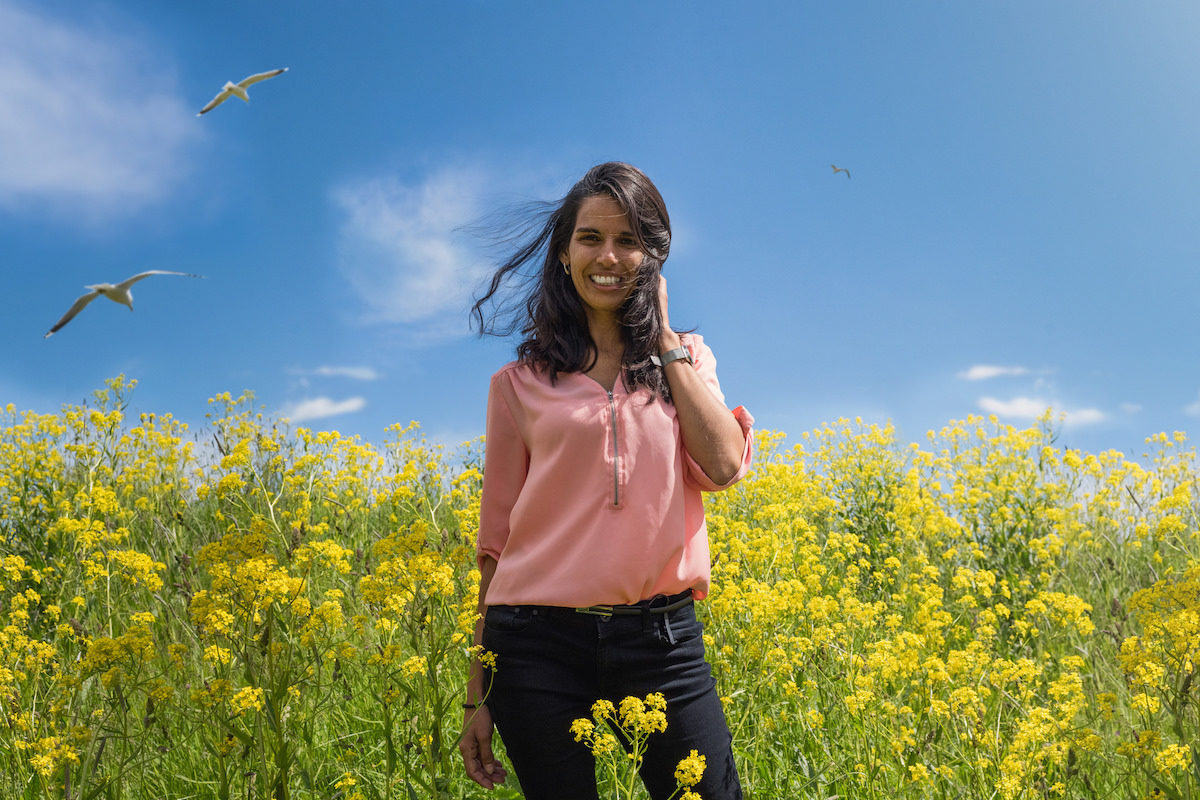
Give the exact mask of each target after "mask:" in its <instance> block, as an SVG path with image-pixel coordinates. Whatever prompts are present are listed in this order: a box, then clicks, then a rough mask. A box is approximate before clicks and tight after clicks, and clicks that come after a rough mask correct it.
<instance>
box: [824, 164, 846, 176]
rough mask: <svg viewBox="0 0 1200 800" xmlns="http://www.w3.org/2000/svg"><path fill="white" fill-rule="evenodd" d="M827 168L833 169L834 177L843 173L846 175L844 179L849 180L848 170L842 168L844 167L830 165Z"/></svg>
mask: <svg viewBox="0 0 1200 800" xmlns="http://www.w3.org/2000/svg"><path fill="white" fill-rule="evenodd" d="M829 166H831V167H833V174H834V175H837V174H838V173H839V172H844V173H846V177H847V178H849V177H850V170H848V169H846V168H844V167H839V166H838V165H837V164H830V165H829Z"/></svg>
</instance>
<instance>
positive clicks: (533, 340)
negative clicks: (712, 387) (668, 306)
mask: <svg viewBox="0 0 1200 800" xmlns="http://www.w3.org/2000/svg"><path fill="white" fill-rule="evenodd" d="M596 196H607V197H611V198H612V199H613V200H615V201H616V202H617V204H618V205H619V206H620V207H621V209H622V210H623V211H624V212H625V214H626V215H627V216H628V217H629V220H630V223H631V224H632V227H633V231H634V235H635V236H636V237H637V241H638V245H639V246H640V248H641V250H642V256H643V257H642V263H641V266H640V267H638V270H637V275H636V277H635V278H634V281H635V283H634V287H633V289H632V291H630V293H629V296H628V297H627V298H625V302H624V303H622V304H621V307H620V308H619V310H618V312H619V314H620V318H621V338H622V340H623V341H624V344H625V353H624V355H623V356H622V358H621V369H622V376H623V378H624V380H625V385H626V387H628V388H629V389H630V390H633V389H635V388H637V387H645V388H646V389H648V390H650V392H651V394H652V395H653V396H657V397H662V398H663V399H665V400H666V401H667V402H670V401H671V391H670V388H669V387H668V386H667V381H666V377H665V376H664V375H663V372H662V370H661V369H659V368H658V367H655V366H654V365H653V364H652V363H651V362H650V356H651V355H652V354H654V353H655V352H656V351H657V349H658V341H659V339H660V337H661V334H662V315H661V313H660V311H659V307H658V275H659V272H660V271H661V270H662V266H663V262H665V261H666V260H667V256H668V255H669V254H670V252H671V220H670V217H668V216H667V206H666V203H664V202H663V199H662V195H661V194H659V191H658V189H657V188H656V187H655V186H654V184H653V183H652V182H651V181H650V179H649V178H648V177H646V175H645V173H643V172H642V171H641V170H640V169H638V168H637V167H634V166H631V165H629V164H624V163H621V162H619V161H610V162H608V163H605V164H598V165H596V166H594V167H592V168H591V169H590V170H588V172H587V174H586V175H584V176H583V178H582V179H581V180H580V181H579V182H578V183H576V184H575V185H574V186H572V187H571V190H570V191H569V192H567V194H566V196H565V197H563V199H562V200H561V201H559V202H558V203H545V204H539V205H538V206H536V207H535V208H534V209H533V210H532V213H531V214H530V216H529V217H527V218H526V221H525V225H524V227H519V228H518V233H517V235H516V236H515V237H511V238H509V239H508V240H507V241H508V242H509V243H510V244H514V245H515V246H516V249H515V251H514V252H513V253H512V255H510V256H509V257H508V259H507V260H506V261H504V262H503V263H502V264H501V265H500V267H499V268H498V269H497V270H496V272H495V274H493V275H492V280H491V283H490V284H489V285H488V289H487V291H486V292H485V293H484V294H483V295H482V296H481V297H478V299H476V301H475V304H474V306H472V308H471V317H472V322H473V324H476V325H478V327H479V334H480V335H481V336H482V335H483V334H485V333H486V334H491V335H495V336H507V335H510V334H511V333H512V332H513V331H514V330H516V328H517V327H518V325H519V326H520V328H521V334H522V336H523V337H524V338H523V339H522V340H521V343H520V344H519V345H517V358H518V360H520V361H522V362H524V363H527V364H531V365H533V366H535V367H538V368H540V369H545V370H547V371H548V372H549V374H550V380H551V381H552V382H553V381H554V380H556V379H557V377H558V373H560V372H586V371H587V370H589V369H591V368H592V366H593V365H595V363H596V358H597V357H598V353H597V350H596V345H595V343H594V342H593V341H592V338H591V335H590V334H589V333H588V325H587V316H586V314H585V311H584V308H583V303H582V301H581V300H580V299H579V295H578V293H577V292H576V291H575V286H574V284H573V283H572V282H571V276H570V275H568V274H566V273H565V271H564V270H563V266H562V264H561V263H560V261H559V257H560V255H561V254H562V253H564V252H566V251H567V249H568V247H569V244H570V241H571V236H572V234H573V233H574V231H575V221H576V217H577V216H578V214H579V207H580V206H581V205H582V204H583V201H584V200H586V199H587V198H589V197H596ZM539 261H540V264H539ZM539 266H540V268H538V267H539ZM510 282H512V283H515V284H516V287H515V291H514V295H515V301H510V303H509V306H508V309H507V313H506V308H505V302H504V298H503V296H502V294H503V293H502V292H501V290H502V288H503V287H505V285H506V284H508V283H510ZM488 304H491V306H492V310H491V313H489V314H488V315H487V316H486V317H485V315H484V307H485V306H486V305H488Z"/></svg>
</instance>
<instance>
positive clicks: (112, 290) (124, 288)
mask: <svg viewBox="0 0 1200 800" xmlns="http://www.w3.org/2000/svg"><path fill="white" fill-rule="evenodd" d="M151 275H183V276H185V277H188V278H203V277H204V276H203V275H193V274H192V273H190V272H172V271H171V270H167V269H151V270H147V271H145V272H139V273H138V274H137V275H134V276H133V277H132V278H126V279H125V280H123V281H121V282H120V283H115V284H114V283H97V284H94V285H92V286H87V287H84V288H87V289H91V291H90V292H88V293H87V294H85V295H80V296H79V298H78V299H76V300H75V302H74V303H73V304H72V305H71V307H70V308H69V309H67V313H65V314H63V315H62V319H60V320H59V321H58V322H56V323H54V327H53V328H51V329H50V330H48V331H46V335H45V336H44V337H42V338H44V339H49V338H50V337H51V336H53V335H54V333H55V332H56V331H58V330H59V329H60V328H62V326H64V325H66V324H67V323H68V322H70V321H71V320H73V319H74V318H75V315H76V314H78V313H79V312H80V311H83V309H84V308H85V307H87V304H88V303H90V302H92V301H93V300H95V299H96V298H97V297H100V296H101V295H103V296H105V297H107V298H108V299H109V300H112V301H113V302H114V303H120V304H121V305H123V306H129V310H130V311H133V293H132V292H130V291H129V287H130V286H133V284H135V283H137V282H138V281H140V280H141V279H142V278H149V277H150V276H151Z"/></svg>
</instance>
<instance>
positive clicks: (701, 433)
mask: <svg viewBox="0 0 1200 800" xmlns="http://www.w3.org/2000/svg"><path fill="white" fill-rule="evenodd" d="M658 303H659V310H660V311H661V313H662V323H663V332H662V336H661V337H660V339H659V352H660V353H665V352H667V351H669V350H674V349H675V348H677V347H681V346H682V345H683V342H682V341H681V340H680V338H679V334H677V333H675V331H673V330H671V327H670V324H669V322H668V317H667V280H666V278H664V277H662V275H659V277H658ZM663 370H664V372H665V373H666V377H667V383H668V384H669V385H670V387H671V399H672V400H673V401H674V403H675V414H676V416H677V417H678V419H679V430H680V433H681V435H682V436H683V446H684V447H685V448H687V451H688V453H689V454H691V456H692V458H693V459H695V460H696V463H697V464H699V465H700V468H701V469H703V470H704V474H705V475H707V476H708V477H709V479H710V480H712V481H713V483H715V484H717V485H718V486H723V485H724V484H727V483H729V481H731V480H733V478H734V476H735V475H737V473H738V470H739V469H741V466H742V459H743V455H744V453H745V450H746V435H745V433H744V432H743V430H742V426H741V425H740V424H739V423H738V420H737V418H736V417H734V415H733V414H731V413H730V411H729V409H728V408H726V407H725V404H724V402H722V401H721V400H720V399H719V398H718V397H717V396H716V395H715V394H713V393H712V391H711V390H710V389H709V387H708V385H707V384H705V382H704V379H703V378H702V377H701V376H700V374H699V373H698V372H697V371H696V370H695V369H693V368H692V365H691V364H689V363H688V362H687V361H686V360H680V361H672V362H670V363H668V364H667V365H666V366H664V367H663Z"/></svg>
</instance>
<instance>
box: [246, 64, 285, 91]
mask: <svg viewBox="0 0 1200 800" xmlns="http://www.w3.org/2000/svg"><path fill="white" fill-rule="evenodd" d="M287 71H288V68H287V67H284V68H283V69H273V70H270V71H269V72H260V73H258V74H257V75H251V76H250V77H249V78H242V79H241V80H240V81H238V86H240V87H242V88H243V89H245V88H247V87H248V86H253V85H254V84H256V83H258V82H259V81H265V80H266V79H267V78H274V77H275V76H276V75H282V74H283V73H285V72H287Z"/></svg>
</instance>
